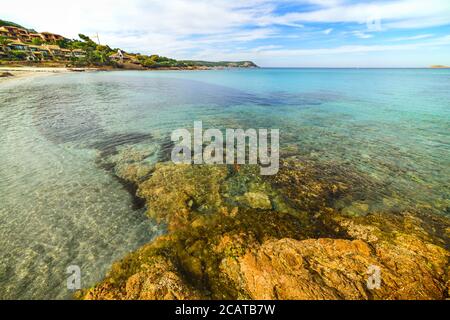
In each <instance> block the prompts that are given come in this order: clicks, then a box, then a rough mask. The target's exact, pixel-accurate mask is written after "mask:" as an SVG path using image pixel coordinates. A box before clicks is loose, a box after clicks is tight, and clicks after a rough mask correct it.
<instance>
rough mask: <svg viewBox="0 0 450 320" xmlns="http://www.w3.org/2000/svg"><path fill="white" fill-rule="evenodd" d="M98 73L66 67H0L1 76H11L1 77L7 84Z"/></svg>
mask: <svg viewBox="0 0 450 320" xmlns="http://www.w3.org/2000/svg"><path fill="white" fill-rule="evenodd" d="M85 71H97V69H94V68H77V69H75V68H66V67H3V66H0V75H2V74H9V75H7V76H3V77H0V83H5V82H8V81H11V80H19V79H29V78H37V77H42V76H50V75H55V74H62V73H69V72H85Z"/></svg>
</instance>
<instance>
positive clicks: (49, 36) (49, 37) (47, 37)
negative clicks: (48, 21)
mask: <svg viewBox="0 0 450 320" xmlns="http://www.w3.org/2000/svg"><path fill="white" fill-rule="evenodd" d="M40 35H41V36H42V38H43V39H44V41H45V42H55V41H58V40H64V37H63V36H60V35H59V34H55V33H50V32H41V33H40Z"/></svg>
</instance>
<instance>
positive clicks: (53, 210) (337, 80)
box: [0, 69, 450, 298]
mask: <svg viewBox="0 0 450 320" xmlns="http://www.w3.org/2000/svg"><path fill="white" fill-rule="evenodd" d="M198 120H202V121H203V122H204V126H205V127H217V128H268V127H272V128H279V129H280V130H281V141H280V142H281V144H282V149H283V150H288V151H289V152H294V153H297V154H300V155H302V156H305V157H308V158H311V159H314V160H317V161H321V162H324V163H330V164H332V165H337V166H345V167H346V168H351V170H353V171H354V172H356V173H362V174H364V175H366V176H368V177H369V178H370V179H371V180H373V182H374V184H373V185H372V186H370V185H368V186H367V188H366V192H365V193H363V194H361V196H360V197H361V198H360V199H356V200H358V201H363V202H364V203H367V204H368V205H369V211H376V210H386V211H387V210H401V209H403V208H410V207H412V208H418V209H420V210H422V209H427V210H432V211H433V212H435V213H436V214H449V183H448V182H449V180H450V179H449V178H450V174H449V167H450V153H449V151H450V138H449V137H450V135H449V128H450V71H449V70H419V69H417V70H416V69H408V70H393V69H385V70H365V69H361V70H357V69H353V70H343V69H336V70H332V69H261V70H226V71H202V72H178V71H177V72H170V71H167V72H146V73H145V72H109V73H86V74H68V75H57V76H52V77H47V78H39V79H31V80H19V81H10V82H6V83H3V84H1V85H0V128H1V131H0V156H1V161H0V298H66V297H69V296H70V292H68V291H67V289H66V287H65V285H66V282H65V281H66V277H67V275H66V274H65V269H66V267H67V266H68V265H73V264H76V265H80V267H81V269H82V281H83V286H90V285H92V284H93V283H95V282H96V281H98V280H100V279H101V278H102V276H103V275H104V274H105V272H106V271H107V270H108V268H109V267H110V266H111V263H112V262H113V261H115V260H117V259H119V258H120V257H123V256H124V255H125V254H126V253H127V252H130V251H132V250H134V249H136V248H138V247H139V246H140V245H142V244H143V243H145V242H148V241H150V240H151V238H152V237H153V236H154V235H155V234H156V233H157V232H158V231H157V229H156V228H155V227H154V225H153V224H152V222H151V221H149V220H148V219H147V218H146V217H145V215H144V210H143V209H136V208H135V207H134V206H133V202H132V198H131V196H130V195H129V193H128V192H127V191H126V189H125V188H124V186H123V185H121V184H120V182H119V181H117V180H116V179H115V178H114V177H113V176H112V175H111V174H110V173H109V172H108V171H106V170H104V168H101V167H100V166H99V165H98V159H99V157H100V158H101V157H103V156H107V155H109V154H110V153H111V152H113V151H114V150H115V148H126V147H128V146H133V147H137V148H141V147H143V148H146V149H151V150H154V152H153V153H152V154H151V156H150V157H149V161H152V162H156V161H161V160H164V154H165V151H167V150H166V149H168V148H170V143H168V137H169V135H170V133H171V131H172V130H173V129H175V128H180V127H186V128H192V126H193V122H194V121H198ZM374 186H375V187H374ZM353 200H355V199H353ZM349 205H351V203H345V202H344V203H341V204H338V206H339V208H344V207H346V206H349Z"/></svg>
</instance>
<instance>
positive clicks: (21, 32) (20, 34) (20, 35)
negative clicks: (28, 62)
mask: <svg viewBox="0 0 450 320" xmlns="http://www.w3.org/2000/svg"><path fill="white" fill-rule="evenodd" d="M0 36H2V37H6V38H9V39H13V40H20V41H23V42H28V41H30V35H29V33H28V31H27V30H25V29H22V28H18V27H13V26H2V27H0Z"/></svg>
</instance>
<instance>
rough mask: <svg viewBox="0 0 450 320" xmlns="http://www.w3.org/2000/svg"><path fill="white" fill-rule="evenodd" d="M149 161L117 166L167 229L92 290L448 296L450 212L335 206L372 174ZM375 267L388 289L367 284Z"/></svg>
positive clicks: (88, 294) (121, 295) (154, 294)
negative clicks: (273, 171) (265, 173)
mask: <svg viewBox="0 0 450 320" xmlns="http://www.w3.org/2000/svg"><path fill="white" fill-rule="evenodd" d="M139 159H140V157H135V160H130V161H126V162H123V161H120V170H117V171H116V172H118V173H119V174H120V175H121V178H122V179H128V180H129V181H133V182H134V183H136V184H137V187H138V188H137V189H138V195H139V196H140V197H142V198H143V199H144V200H145V201H146V203H147V208H148V215H149V217H151V218H153V219H155V220H156V221H158V222H160V223H162V224H164V225H166V226H167V234H166V235H164V236H160V237H158V238H157V239H155V240H154V241H153V242H152V243H149V244H147V245H145V246H144V247H142V248H141V249H139V250H137V251H136V252H134V253H132V254H130V255H129V256H127V257H126V258H124V259H123V260H122V261H119V262H117V263H116V264H114V266H113V267H112V269H111V271H110V272H109V274H108V275H107V277H106V278H105V280H104V281H102V282H101V283H99V284H98V285H96V286H95V287H94V288H91V289H89V290H86V291H84V292H81V293H80V295H81V296H82V297H83V298H85V299H444V298H446V297H448V285H447V283H448V282H447V281H448V258H449V252H448V250H447V249H446V248H448V239H449V237H448V230H450V229H449V226H450V224H449V221H448V218H445V217H436V216H427V215H424V214H418V213H416V212H409V211H404V212H398V213H388V212H380V213H377V212H368V210H366V209H367V208H366V207H365V206H361V205H359V206H357V207H358V210H356V211H352V212H350V213H347V214H346V213H345V211H344V210H341V211H342V212H340V211H339V210H337V209H336V208H335V207H334V206H333V205H334V204H335V203H337V202H339V201H341V202H342V201H343V199H354V198H356V197H357V196H355V195H359V194H360V193H361V190H360V187H359V186H361V185H362V184H363V183H362V182H365V180H364V178H363V177H358V176H351V175H347V174H345V172H342V171H340V170H338V169H336V168H320V167H317V166H316V165H314V164H312V163H308V162H306V161H301V160H299V159H295V161H290V162H285V163H283V166H282V167H281V168H280V172H279V174H278V175H277V176H274V177H268V178H267V177H266V178H263V177H261V176H259V175H258V174H257V169H258V168H254V167H252V166H242V167H228V166H189V165H173V164H159V165H157V166H156V167H154V168H148V167H145V169H142V168H140V166H139V161H140V160H139ZM345 201H347V200H345ZM361 210H362V211H364V212H362V213H361V212H359V211H361ZM374 267H375V268H378V270H379V271H380V279H381V283H380V287H379V288H378V289H373V288H370V287H368V285H367V282H368V280H369V277H370V274H368V272H369V271H370V270H371V268H372V269H373V268H374Z"/></svg>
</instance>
